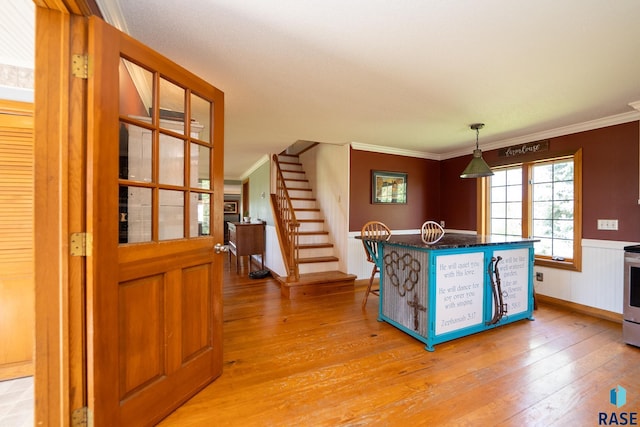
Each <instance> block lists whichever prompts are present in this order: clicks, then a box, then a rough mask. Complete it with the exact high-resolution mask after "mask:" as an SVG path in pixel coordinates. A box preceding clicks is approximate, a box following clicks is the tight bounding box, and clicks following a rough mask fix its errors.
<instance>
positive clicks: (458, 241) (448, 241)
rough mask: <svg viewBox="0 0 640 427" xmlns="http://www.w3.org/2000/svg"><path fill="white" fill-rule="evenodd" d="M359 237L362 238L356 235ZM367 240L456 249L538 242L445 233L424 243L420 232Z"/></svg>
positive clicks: (425, 247)
mask: <svg viewBox="0 0 640 427" xmlns="http://www.w3.org/2000/svg"><path fill="white" fill-rule="evenodd" d="M356 238H357V239H362V237H360V236H356ZM364 239H365V240H383V241H384V242H385V243H386V244H395V245H402V246H411V247H414V248H421V249H434V250H437V249H456V248H471V247H475V246H492V245H504V244H514V243H529V242H537V241H538V240H537V239H527V238H524V237H513V236H508V237H504V236H485V235H478V234H466V233H445V234H444V236H442V238H441V239H440V240H438V241H437V242H436V243H424V242H423V241H422V238H421V237H420V234H392V235H391V236H389V238H388V239H375V238H364Z"/></svg>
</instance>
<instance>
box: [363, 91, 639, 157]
mask: <svg viewBox="0 0 640 427" xmlns="http://www.w3.org/2000/svg"><path fill="white" fill-rule="evenodd" d="M629 106H631V107H632V108H634V109H636V110H637V111H629V112H626V113H621V114H616V115H613V116H607V117H602V118H600V119H595V120H590V121H588V122H582V123H576V124H573V125H568V126H562V127H559V128H555V129H550V130H546V131H542V132H536V133H531V134H528V135H523V136H518V137H515V138H509V139H502V140H500V141H494V142H491V143H488V144H482V147H481V148H482V150H483V151H488V150H496V149H498V148H504V147H510V146H512V145H518V144H525V143H527V142H535V141H540V140H542V139H549V138H556V137H558V136H564V135H570V134H572V133H578V132H585V131H589V130H594V129H600V128H603V127H607V126H615V125H619V124H622V123H628V122H634V121H636V120H640V101H635V102H630V103H629ZM351 147H352V148H353V149H354V150H360V151H371V152H374V153H382V154H395V155H398V156H407V157H417V158H421V159H431V160H446V159H452V158H454V157H460V156H466V155H467V154H471V148H461V149H459V150H455V151H449V152H447V153H443V154H434V153H429V152H426V151H414V150H403V149H401V148H393V147H384V146H381V145H372V144H363V143H361V142H352V143H351Z"/></svg>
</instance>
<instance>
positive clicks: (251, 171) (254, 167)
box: [240, 154, 271, 181]
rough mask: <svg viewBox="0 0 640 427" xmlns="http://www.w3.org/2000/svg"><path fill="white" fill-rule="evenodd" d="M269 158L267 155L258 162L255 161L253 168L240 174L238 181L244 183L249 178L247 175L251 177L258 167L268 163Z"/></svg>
mask: <svg viewBox="0 0 640 427" xmlns="http://www.w3.org/2000/svg"><path fill="white" fill-rule="evenodd" d="M270 158H271V157H270V156H269V155H268V154H263V155H262V156H261V157H260V158H259V159H258V161H256V162H255V163H254V164H253V166H251V167H250V168H249V169H247V171H246V172H245V173H244V174H242V176H241V177H240V180H242V181H244V180H245V179H247V178H249V175H251V174H252V173H254V172H255V171H256V170H257V169H258V168H259V167H260V166H262V165H264V164H265V163H268V162H269V159H270Z"/></svg>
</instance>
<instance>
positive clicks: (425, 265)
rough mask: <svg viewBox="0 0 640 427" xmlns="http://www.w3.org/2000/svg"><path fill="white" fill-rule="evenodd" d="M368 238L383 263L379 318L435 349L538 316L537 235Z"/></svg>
mask: <svg viewBox="0 0 640 427" xmlns="http://www.w3.org/2000/svg"><path fill="white" fill-rule="evenodd" d="M363 241H364V243H365V246H366V247H367V249H368V250H369V252H370V253H371V254H372V256H373V258H374V259H375V261H376V263H377V265H378V268H379V269H380V305H379V320H381V321H384V322H387V323H389V324H391V325H393V326H395V327H396V328H398V329H400V330H401V331H403V332H406V333H407V334H409V335H411V336H413V337H414V338H416V339H418V340H420V341H422V342H423V343H425V344H426V349H427V350H429V351H433V350H434V345H435V344H439V343H442V342H445V341H449V340H453V339H456V338H460V337H464V336H467V335H470V334H475V333H478V332H482V331H486V330H489V329H493V328H496V327H498V326H501V325H506V324H508V323H513V322H516V321H519V320H523V319H529V320H533V261H534V252H533V242H534V240H532V239H518V238H502V237H493V236H480V235H473V234H461V233H446V234H445V235H444V236H443V237H442V238H441V239H440V240H438V241H437V242H436V243H433V244H427V243H423V241H422V238H421V235H419V234H415V235H414V234H407V235H392V236H390V237H389V238H388V239H387V240H383V239H375V238H372V239H368V238H364V239H363ZM375 245H378V248H377V250H374V246H375Z"/></svg>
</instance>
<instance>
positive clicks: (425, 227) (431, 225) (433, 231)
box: [420, 221, 444, 244]
mask: <svg viewBox="0 0 640 427" xmlns="http://www.w3.org/2000/svg"><path fill="white" fill-rule="evenodd" d="M420 236H421V237H422V241H423V242H424V243H426V244H432V243H436V242H437V241H439V240H440V239H442V237H443V236H444V228H442V226H441V225H440V224H438V223H437V222H435V221H425V223H424V224H422V227H421V229H420Z"/></svg>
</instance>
